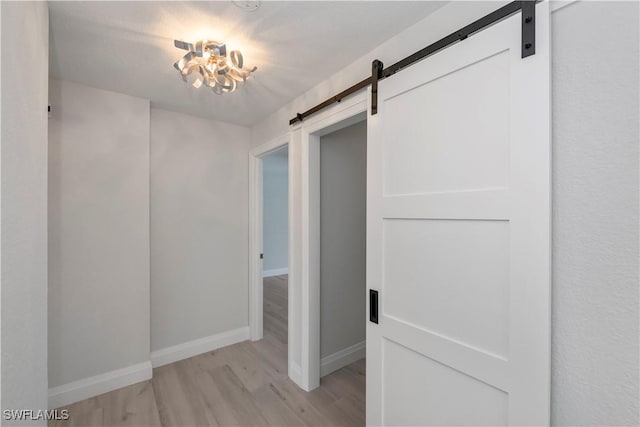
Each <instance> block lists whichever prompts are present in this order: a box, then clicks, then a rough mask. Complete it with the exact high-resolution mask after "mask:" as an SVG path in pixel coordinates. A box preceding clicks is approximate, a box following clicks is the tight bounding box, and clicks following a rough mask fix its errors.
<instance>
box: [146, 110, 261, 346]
mask: <svg viewBox="0 0 640 427" xmlns="http://www.w3.org/2000/svg"><path fill="white" fill-rule="evenodd" d="M248 146H249V129H247V128H244V127H240V126H235V125H230V124H226V123H221V122H215V121H211V120H206V119H200V118H195V117H192V116H188V115H184V114H179V113H174V112H170V111H164V110H159V109H155V108H154V109H152V110H151V283H152V285H151V321H152V328H151V348H152V350H153V351H154V352H156V351H158V350H163V349H166V348H167V347H171V346H177V345H182V344H185V343H188V342H191V341H193V340H198V339H203V338H207V337H210V336H212V335H214V334H218V333H220V332H224V331H229V330H236V329H238V328H245V329H246V331H245V332H244V338H245V339H246V338H248V328H247V325H248V322H249V320H248V273H247V272H248V268H249V266H248V260H247V253H248V238H249V237H248V198H249V194H248V186H249V184H248V157H247V152H248ZM214 341H215V340H214ZM200 348H201V347H200ZM202 351H205V350H202Z"/></svg>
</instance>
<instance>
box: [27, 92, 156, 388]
mask: <svg viewBox="0 0 640 427" xmlns="http://www.w3.org/2000/svg"><path fill="white" fill-rule="evenodd" d="M50 103H51V109H52V112H51V118H50V120H49V385H50V386H51V387H52V388H53V387H57V386H61V385H64V384H68V383H71V382H74V381H78V380H81V379H85V378H87V377H91V376H95V375H98V374H103V373H107V372H110V371H113V370H116V369H120V368H125V367H129V366H131V365H136V364H140V363H143V362H147V363H148V361H149V348H150V344H149V335H150V332H149V331H150V325H149V101H147V100H143V99H139V98H134V97H131V96H127V95H122V94H118V93H114V92H108V91H104V90H99V89H94V88H90V87H87V86H82V85H78V84H74V83H69V82H66V81H60V80H51V82H50ZM25 123H26V122H25ZM149 366H150V365H149ZM148 373H149V374H150V370H149V372H148Z"/></svg>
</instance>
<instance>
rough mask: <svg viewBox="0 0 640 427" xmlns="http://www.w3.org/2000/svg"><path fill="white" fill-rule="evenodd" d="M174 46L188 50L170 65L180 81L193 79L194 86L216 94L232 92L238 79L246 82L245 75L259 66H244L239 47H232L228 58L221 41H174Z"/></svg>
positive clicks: (247, 75) (236, 85) (225, 48)
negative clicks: (210, 90)
mask: <svg viewBox="0 0 640 427" xmlns="http://www.w3.org/2000/svg"><path fill="white" fill-rule="evenodd" d="M174 45H175V47H177V48H179V49H183V50H186V51H187V53H186V55H184V56H183V57H182V58H181V59H179V60H178V61H176V63H175V64H173V66H174V67H175V68H176V70H178V72H180V76H182V80H184V81H185V82H189V81H192V85H193V87H195V88H198V87H201V86H205V87H209V88H211V89H212V90H213V92H214V93H215V94H217V95H222V94H223V93H230V92H233V91H234V90H236V89H237V87H238V83H239V82H245V81H246V80H247V77H249V75H250V74H251V73H253V72H254V71H255V70H257V69H258V67H253V68H251V69H249V68H244V61H243V58H242V53H240V51H239V50H232V51H231V52H230V53H229V58H227V47H226V45H225V44H224V43H218V42H216V41H211V40H203V41H199V42H197V43H196V44H195V45H194V44H193V43H187V42H183V41H180V40H174Z"/></svg>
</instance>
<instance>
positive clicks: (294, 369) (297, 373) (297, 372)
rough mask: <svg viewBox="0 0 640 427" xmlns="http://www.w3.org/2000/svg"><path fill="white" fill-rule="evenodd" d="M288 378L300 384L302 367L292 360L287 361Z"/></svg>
mask: <svg viewBox="0 0 640 427" xmlns="http://www.w3.org/2000/svg"><path fill="white" fill-rule="evenodd" d="M289 378H291V381H293V382H294V383H296V384H298V385H300V383H301V381H302V369H301V368H300V365H298V364H296V363H294V362H291V363H289Z"/></svg>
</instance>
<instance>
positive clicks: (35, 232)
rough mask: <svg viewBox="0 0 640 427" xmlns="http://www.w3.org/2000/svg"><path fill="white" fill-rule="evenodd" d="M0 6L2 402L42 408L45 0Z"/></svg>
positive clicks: (44, 370) (44, 362) (44, 345)
mask: <svg viewBox="0 0 640 427" xmlns="http://www.w3.org/2000/svg"><path fill="white" fill-rule="evenodd" d="M0 9H1V20H2V22H1V25H0V27H1V35H0V38H1V40H2V42H1V43H2V47H1V52H2V71H1V74H2V133H1V138H2V139H1V144H2V147H1V151H0V152H1V158H2V166H1V170H2V189H1V194H2V197H1V203H2V218H1V222H2V239H1V253H2V261H1V264H2V274H1V280H2V309H1V313H2V320H1V325H2V331H1V335H2V345H1V348H2V357H1V364H2V386H1V393H2V409H3V410H4V409H27V408H28V409H34V410H38V409H46V408H47V98H48V96H47V86H48V81H47V80H48V68H49V63H48V54H49V48H48V44H49V12H48V9H47V4H46V3H44V2H2V4H1V5H0ZM2 424H3V425H13V424H23V425H34V424H37V425H46V422H44V421H39V422H35V421H28V422H24V423H18V422H9V421H4V420H3V421H2Z"/></svg>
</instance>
